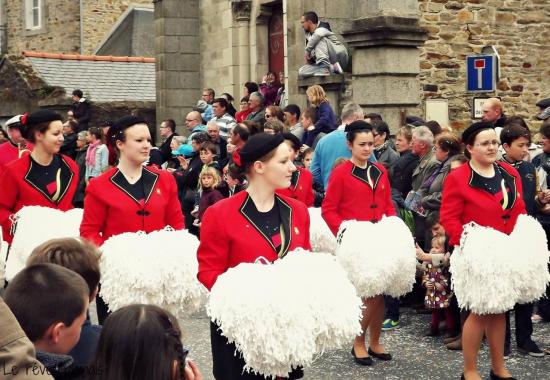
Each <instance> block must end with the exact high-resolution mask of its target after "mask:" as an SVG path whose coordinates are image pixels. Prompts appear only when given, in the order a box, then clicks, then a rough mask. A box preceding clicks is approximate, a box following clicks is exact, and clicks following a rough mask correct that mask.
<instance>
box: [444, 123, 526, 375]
mask: <svg viewBox="0 0 550 380" xmlns="http://www.w3.org/2000/svg"><path fill="white" fill-rule="evenodd" d="M462 141H463V143H464V144H465V154H466V155H467V156H468V157H469V158H470V162H469V163H468V164H465V165H462V166H460V167H458V168H457V169H455V170H453V171H451V172H450V173H449V175H448V176H447V179H446V180H445V183H444V186H443V198H442V202H441V214H440V216H441V218H440V222H441V224H442V225H443V227H444V228H445V231H446V232H447V235H448V236H449V244H450V245H452V246H458V245H460V240H461V236H462V232H463V226H464V225H465V224H467V223H470V222H475V223H477V224H478V225H480V226H484V227H491V228H493V229H495V230H497V231H501V232H503V233H505V234H510V233H511V232H512V231H513V229H514V226H515V224H516V220H517V218H518V216H519V215H520V214H525V203H524V202H523V199H522V187H521V178H520V176H519V174H518V172H517V171H516V169H514V168H513V167H512V166H510V165H508V164H506V163H504V162H502V161H499V160H497V153H498V147H499V142H498V139H497V135H496V132H495V130H494V128H493V124H491V123H487V122H479V123H474V124H472V125H471V126H470V127H468V128H467V129H466V130H465V131H464V133H463V134H462ZM498 253H499V252H483V253H482V254H483V255H489V254H494V255H495V261H494V263H495V265H499V262H498ZM453 254H456V255H460V254H462V253H461V252H457V251H456V248H455V252H454V253H453ZM452 268H453V266H452V261H451V270H452ZM467 275H468V274H467V273H462V272H456V271H455V272H453V278H454V279H455V281H458V280H459V278H460V276H467ZM482 286H483V285H482V284H472V291H473V292H474V291H476V292H477V293H479V292H484V293H482V294H483V295H485V297H486V299H487V303H489V302H491V304H494V302H495V298H496V297H498V296H499V295H498V294H495V292H493V291H492V289H480V287H482ZM455 291H456V295H457V299H458V300H459V301H460V299H461V298H462V297H463V295H461V294H459V291H458V289H456V288H455ZM477 293H476V294H477ZM505 327H506V320H505V314H504V312H502V313H500V314H487V313H484V312H482V311H478V310H476V311H473V310H471V311H470V314H469V316H468V317H467V318H466V321H465V322H464V326H463V331H462V348H463V354H464V374H463V376H462V378H463V379H466V380H471V379H476V380H478V379H481V377H480V375H479V373H478V371H477V356H478V352H479V347H480V345H481V340H482V339H483V335H484V333H485V335H486V336H487V341H488V343H489V350H490V354H491V379H513V378H512V377H511V376H510V373H509V372H508V370H507V369H506V368H505V366H504V336H505Z"/></svg>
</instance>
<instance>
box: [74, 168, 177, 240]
mask: <svg viewBox="0 0 550 380" xmlns="http://www.w3.org/2000/svg"><path fill="white" fill-rule="evenodd" d="M120 176H122V173H121V172H120V171H119V170H118V168H116V167H115V168H112V169H109V170H108V171H107V172H105V173H103V174H102V175H100V176H99V177H96V178H94V179H92V180H91V181H90V184H89V185H88V187H87V188H86V196H85V197H84V216H83V218H82V224H81V225H80V236H82V237H83V238H86V239H89V240H91V241H93V242H94V243H95V244H97V245H98V246H100V245H101V244H103V242H104V241H105V240H107V239H108V238H109V237H111V236H113V235H118V234H121V233H124V232H137V231H145V232H153V231H156V230H160V229H163V228H164V227H166V226H171V227H172V228H174V229H176V230H181V229H183V228H185V226H184V221H183V215H182V212H181V206H180V202H179V200H178V189H177V186H176V181H175V179H174V177H173V176H172V175H171V174H170V173H168V172H165V171H161V170H157V169H153V168H145V167H144V168H143V173H142V178H143V181H144V182H143V183H144V189H145V196H146V198H145V202H141V203H140V202H139V201H138V200H136V199H134V198H133V197H132V196H131V195H130V194H129V193H127V192H126V191H125V190H124V188H123V187H122V186H121V185H120V183H119V182H120V181H119V179H120Z"/></svg>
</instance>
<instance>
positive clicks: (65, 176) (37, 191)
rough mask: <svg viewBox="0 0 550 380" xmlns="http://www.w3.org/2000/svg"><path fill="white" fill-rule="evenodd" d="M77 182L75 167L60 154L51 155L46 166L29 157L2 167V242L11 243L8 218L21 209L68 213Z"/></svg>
mask: <svg viewBox="0 0 550 380" xmlns="http://www.w3.org/2000/svg"><path fill="white" fill-rule="evenodd" d="M77 182H78V166H77V165H76V163H75V162H74V161H73V160H71V159H70V158H69V157H66V156H63V155H61V154H56V155H54V156H53V159H52V162H51V163H50V164H49V165H47V166H43V165H40V164H39V163H37V162H36V161H35V160H33V159H32V157H31V156H30V155H27V156H25V157H21V158H20V159H18V160H16V161H13V162H11V163H10V164H8V165H6V166H5V167H4V170H3V171H2V174H1V175H0V189H2V190H1V191H2V193H1V196H0V224H2V229H3V232H4V239H5V240H6V241H7V242H8V243H9V242H11V239H12V236H11V235H10V234H9V232H10V228H11V220H10V216H11V215H13V214H15V213H16V212H17V211H19V210H21V209H22V208H23V207H24V206H43V207H50V208H55V209H58V210H61V211H67V210H70V209H72V208H73V204H72V200H73V196H74V193H75V191H76V185H77Z"/></svg>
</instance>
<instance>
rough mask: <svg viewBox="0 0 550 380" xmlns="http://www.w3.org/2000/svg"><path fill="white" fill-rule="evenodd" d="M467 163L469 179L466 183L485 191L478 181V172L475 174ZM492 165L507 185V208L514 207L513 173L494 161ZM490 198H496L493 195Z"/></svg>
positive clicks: (515, 188) (515, 187) (515, 191)
mask: <svg viewBox="0 0 550 380" xmlns="http://www.w3.org/2000/svg"><path fill="white" fill-rule="evenodd" d="M468 165H469V166H470V180H469V181H468V184H469V185H470V186H471V187H473V188H477V189H480V190H483V191H485V190H484V188H485V187H484V186H483V184H482V183H481V182H480V177H481V176H480V175H479V174H478V175H477V176H476V175H474V173H475V171H474V169H473V168H472V165H471V164H470V163H468ZM493 165H494V167H495V172H496V171H498V172H499V173H500V175H501V176H502V179H504V183H505V184H506V187H508V189H509V191H508V196H509V199H508V204H510V206H509V207H508V208H507V209H512V207H514V204H515V203H516V199H517V186H516V177H514V176H513V175H511V174H510V173H508V171H507V170H506V169H504V168H503V167H502V166H500V165H498V164H497V163H495V164H493ZM491 198H493V199H496V198H495V197H491ZM499 203H500V202H499Z"/></svg>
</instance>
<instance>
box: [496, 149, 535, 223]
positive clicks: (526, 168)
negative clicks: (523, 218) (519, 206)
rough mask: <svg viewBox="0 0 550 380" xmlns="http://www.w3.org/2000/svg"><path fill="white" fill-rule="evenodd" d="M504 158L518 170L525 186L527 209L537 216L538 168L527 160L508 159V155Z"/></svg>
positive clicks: (529, 212)
mask: <svg viewBox="0 0 550 380" xmlns="http://www.w3.org/2000/svg"><path fill="white" fill-rule="evenodd" d="M502 160H503V161H504V162H506V163H508V164H510V165H512V166H513V167H514V168H516V170H517V171H518V173H519V176H520V177H521V185H522V188H523V202H525V211H527V214H528V215H531V216H535V215H536V214H537V212H538V207H537V203H536V202H535V197H536V196H537V169H536V168H535V165H533V164H532V163H531V162H527V161H518V162H510V161H508V160H507V159H506V155H504V156H503V157H502Z"/></svg>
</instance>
